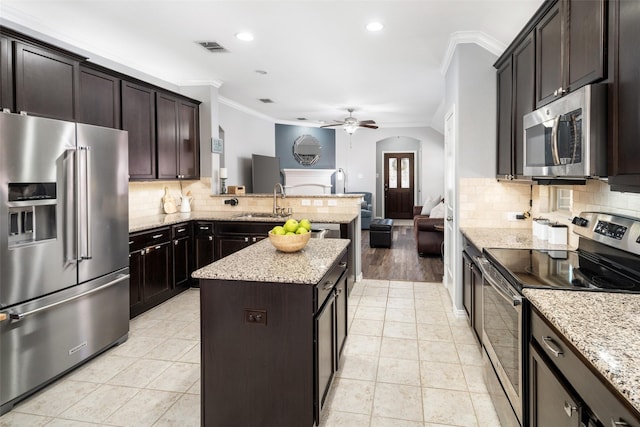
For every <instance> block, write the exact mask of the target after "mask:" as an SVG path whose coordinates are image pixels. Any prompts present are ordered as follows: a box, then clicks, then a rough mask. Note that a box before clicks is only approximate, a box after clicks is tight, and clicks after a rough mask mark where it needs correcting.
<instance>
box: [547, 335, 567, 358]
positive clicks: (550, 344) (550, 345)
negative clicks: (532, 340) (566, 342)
mask: <svg viewBox="0 0 640 427" xmlns="http://www.w3.org/2000/svg"><path fill="white" fill-rule="evenodd" d="M542 343H543V344H544V346H545V347H547V349H549V351H550V352H551V353H553V355H554V356H555V357H560V356H562V355H564V352H563V351H562V349H561V348H560V346H559V345H558V344H556V342H555V341H554V340H553V338H551V337H545V336H543V337H542Z"/></svg>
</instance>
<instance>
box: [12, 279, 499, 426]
mask: <svg viewBox="0 0 640 427" xmlns="http://www.w3.org/2000/svg"><path fill="white" fill-rule="evenodd" d="M198 303H199V291H198V290H197V289H191V290H189V291H186V292H184V293H182V294H180V295H178V296H177V297H175V298H173V299H172V300H170V301H168V302H166V303H164V304H162V305H161V306H158V307H156V308H154V309H153V310H150V311H149V312H147V313H144V314H143V315H141V316H138V317H137V318H135V319H134V320H132V321H131V325H130V328H131V330H130V335H129V340H128V341H127V342H125V343H124V344H122V345H120V346H119V347H116V348H114V349H111V350H109V351H108V352H106V353H105V354H103V355H100V356H98V357H97V358H96V359H94V360H93V361H91V362H89V363H88V364H86V365H85V366H83V367H81V368H79V369H77V370H76V371H74V372H72V373H70V374H68V375H66V376H65V377H63V378H61V379H59V380H58V381H56V382H55V383H53V384H52V385H50V386H48V387H46V388H45V389H44V390H42V391H40V392H39V393H37V394H35V395H34V396H32V397H31V398H29V399H27V400H25V401H24V402H22V403H20V404H19V405H17V406H16V407H15V408H14V409H13V411H11V412H9V413H8V414H6V415H4V416H2V417H0V426H29V427H31V426H45V425H46V426H69V427H74V426H136V427H142V426H180V427H187V426H199V425H200V343H199V338H200V337H199V315H198V312H199V310H198ZM349 304H350V305H349V315H350V317H349V319H350V322H351V324H350V329H349V337H348V339H347V345H346V347H345V350H344V354H343V359H342V360H343V362H342V367H341V369H340V371H338V372H337V374H336V378H335V380H334V383H333V387H332V390H331V392H330V394H329V396H328V399H329V400H328V403H327V407H326V410H325V411H324V413H323V420H322V423H321V426H322V427H351V426H353V427H391V426H393V427H438V426H440V427H443V426H478V427H497V426H500V423H499V421H498V419H497V417H496V414H495V411H494V409H493V406H492V404H491V400H490V398H489V396H488V394H487V390H486V388H485V386H484V381H483V379H482V372H481V357H480V351H479V348H478V345H477V343H476V341H475V339H474V337H473V335H472V332H471V330H470V328H469V326H468V325H467V323H466V320H465V319H459V318H456V317H455V316H454V315H453V313H452V308H451V302H450V299H449V296H448V294H447V291H446V290H445V288H444V287H443V285H442V284H441V283H422V282H400V281H388V280H384V281H382V280H364V281H362V282H358V283H356V284H355V287H354V289H353V292H352V294H351V296H350V299H349Z"/></svg>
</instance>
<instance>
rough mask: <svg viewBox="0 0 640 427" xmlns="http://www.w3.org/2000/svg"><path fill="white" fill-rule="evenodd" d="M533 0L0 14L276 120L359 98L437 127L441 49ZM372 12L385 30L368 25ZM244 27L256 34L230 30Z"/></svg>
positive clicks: (22, 8)
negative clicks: (212, 49) (207, 44)
mask: <svg viewBox="0 0 640 427" xmlns="http://www.w3.org/2000/svg"><path fill="white" fill-rule="evenodd" d="M541 3H542V0H449V1H447V0H421V1H404V0H392V1H348V0H343V1H326V0H325V1H311V0H298V1H271V0H261V1H243V0H233V1H206V0H195V1H158V0H139V1H123V0H120V1H117V0H116V1H114V0H106V1H103V0H84V1H82V0H76V1H68V0H43V1H34V0H2V1H1V2H0V17H2V19H3V20H4V21H5V23H6V22H7V21H8V22H10V23H15V24H18V25H19V26H25V27H28V28H29V29H31V30H35V31H37V32H39V33H42V34H44V35H47V36H49V37H52V38H55V39H57V40H60V41H62V42H65V43H68V44H70V45H72V46H77V47H78V48H80V49H83V50H87V51H90V52H93V53H95V54H96V55H100V56H102V57H104V58H106V59H108V60H111V61H115V62H117V63H121V64H125V65H126V66H128V67H131V68H133V69H136V70H139V71H141V72H143V73H146V74H148V75H151V76H154V77H156V78H158V79H161V80H164V81H167V82H170V83H173V84H176V85H193V84H202V83H209V84H214V85H216V86H217V85H220V88H219V94H220V95H221V96H222V97H224V98H226V99H228V100H230V101H231V102H233V103H237V104H240V105H242V106H244V107H246V108H248V109H251V110H254V111H256V112H258V113H261V114H263V115H266V116H268V117H270V118H272V119H274V121H278V122H288V121H295V120H296V119H297V118H298V117H305V118H307V119H308V120H309V122H308V123H307V124H314V123H317V121H319V120H325V121H328V122H331V121H332V120H334V119H343V118H344V117H346V116H347V115H348V113H347V111H346V110H347V108H355V110H356V111H355V113H354V116H355V117H357V118H358V119H360V120H366V119H373V120H375V121H376V122H377V123H378V124H379V125H380V126H386V127H399V126H402V127H405V126H434V127H435V128H437V129H441V128H442V126H441V125H440V121H441V113H442V112H441V111H439V110H441V109H442V102H443V98H444V76H443V74H442V70H443V67H446V66H447V65H448V62H447V61H448V58H447V50H448V48H450V46H452V45H455V44H454V42H455V40H459V41H463V42H464V41H467V40H480V41H481V42H482V44H483V45H484V46H485V47H487V48H488V49H490V50H492V51H494V53H496V54H499V53H500V52H502V51H503V50H504V48H505V47H506V46H507V45H508V44H509V43H510V42H511V40H512V39H513V38H514V37H515V35H516V34H517V33H518V32H519V31H520V30H521V29H522V27H523V26H524V25H525V24H526V22H527V21H528V19H529V18H530V17H531V16H532V15H533V13H534V12H535V10H536V9H537V8H538V7H539V6H540V4H541ZM373 20H377V21H380V22H382V23H383V24H384V25H385V28H384V29H383V30H382V31H380V32H377V33H371V32H368V31H367V30H366V29H365V25H366V24H367V23H368V22H370V21H373ZM240 31H250V32H251V33H253V34H254V36H255V39H254V41H252V42H243V41H240V40H238V39H236V38H235V34H236V33H238V32H240ZM196 41H217V42H218V43H220V44H221V45H223V46H224V47H225V48H227V49H228V50H229V52H226V53H215V54H214V53H209V52H208V51H207V50H205V49H204V48H202V47H201V46H199V45H198V44H196V43H195V42H196ZM449 54H450V53H449ZM255 70H265V71H267V73H268V74H266V75H261V74H258V73H256V72H255ZM259 98H270V99H272V100H273V101H274V103H273V104H263V103H261V102H260V101H258V99H259ZM300 124H302V123H300Z"/></svg>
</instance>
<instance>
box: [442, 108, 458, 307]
mask: <svg viewBox="0 0 640 427" xmlns="http://www.w3.org/2000/svg"><path fill="white" fill-rule="evenodd" d="M456 145H457V140H456V108H455V104H454V105H452V106H451V108H450V109H449V110H448V111H447V113H446V114H445V119H444V159H445V164H444V182H445V184H444V186H445V188H444V200H445V215H444V217H445V221H444V225H445V227H444V248H445V249H444V277H443V278H442V283H443V284H444V286H445V287H446V288H447V289H448V290H449V294H450V295H451V299H452V301H453V302H454V305H455V301H456V299H457V297H458V295H457V292H456V288H457V287H456V286H455V277H456V275H455V271H456V264H457V259H458V257H457V256H456V253H455V250H456V244H455V236H456V234H455V230H457V219H456V204H457V200H456V198H457V191H456V186H457V183H456V176H457V169H456Z"/></svg>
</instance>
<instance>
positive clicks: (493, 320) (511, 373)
mask: <svg viewBox="0 0 640 427" xmlns="http://www.w3.org/2000/svg"><path fill="white" fill-rule="evenodd" d="M478 260H479V262H480V266H481V269H482V272H483V279H484V281H485V284H484V285H483V288H482V295H483V297H482V302H483V333H482V343H483V344H484V347H485V350H486V353H487V356H488V358H489V362H490V363H491V367H492V368H493V371H494V372H495V373H496V375H497V377H498V380H499V381H500V385H501V386H502V389H503V390H504V393H505V394H506V397H507V399H508V400H509V403H510V406H511V408H512V409H513V413H515V415H516V417H517V419H518V424H520V425H521V424H522V296H521V295H520V293H519V292H518V291H517V290H516V289H514V288H513V286H511V284H509V283H508V282H507V280H506V279H505V278H504V277H502V275H501V274H500V272H498V270H497V269H496V268H495V267H494V266H493V265H492V264H491V263H490V262H489V261H487V260H486V259H485V258H478ZM488 370H490V368H489V369H488ZM498 389H499V387H498ZM505 418H511V419H513V414H511V416H510V417H509V416H508V414H506V416H501V420H503V419H505ZM506 424H507V425H517V424H513V423H506Z"/></svg>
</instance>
